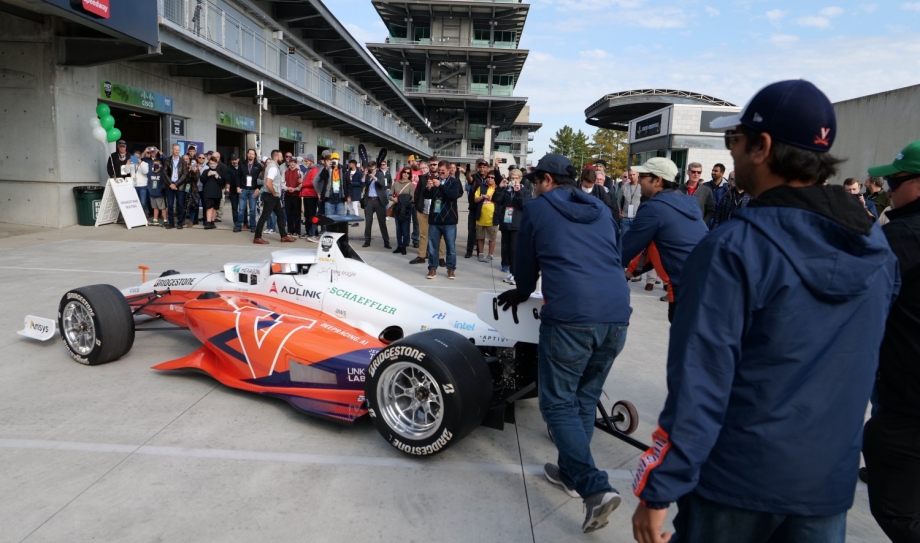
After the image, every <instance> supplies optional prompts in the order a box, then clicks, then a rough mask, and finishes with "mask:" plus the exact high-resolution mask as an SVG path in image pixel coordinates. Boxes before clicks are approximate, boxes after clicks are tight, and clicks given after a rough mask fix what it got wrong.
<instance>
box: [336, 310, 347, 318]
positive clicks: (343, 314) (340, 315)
mask: <svg viewBox="0 0 920 543" xmlns="http://www.w3.org/2000/svg"><path fill="white" fill-rule="evenodd" d="M335 316H336V317H338V318H340V319H344V318H345V317H347V316H348V313H346V312H345V310H344V309H336V310H335Z"/></svg>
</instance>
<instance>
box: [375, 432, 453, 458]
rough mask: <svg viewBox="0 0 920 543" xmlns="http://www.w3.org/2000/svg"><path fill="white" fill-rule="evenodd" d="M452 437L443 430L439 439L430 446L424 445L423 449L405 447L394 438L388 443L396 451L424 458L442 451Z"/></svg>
mask: <svg viewBox="0 0 920 543" xmlns="http://www.w3.org/2000/svg"><path fill="white" fill-rule="evenodd" d="M452 437H454V434H452V433H450V432H449V431H448V430H447V429H446V428H445V429H444V431H443V432H442V433H441V437H439V438H438V439H437V440H436V441H435V442H434V443H432V444H431V445H425V446H424V447H413V446H411V445H406V444H405V443H403V442H402V441H400V440H398V439H396V438H394V439H393V441H391V442H390V444H391V445H393V446H394V447H396V448H397V449H399V450H401V451H402V452H404V453H409V454H414V455H416V456H425V455H429V454H434V453H436V452H438V451H440V450H441V449H443V448H444V447H445V446H446V445H447V442H448V441H450V439H451V438H452Z"/></svg>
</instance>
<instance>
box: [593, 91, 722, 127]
mask: <svg viewBox="0 0 920 543" xmlns="http://www.w3.org/2000/svg"><path fill="white" fill-rule="evenodd" d="M672 104H693V105H711V106H728V107H736V106H735V104H732V103H731V102H727V101H725V100H722V99H720V98H715V97H713V96H708V95H706V94H700V93H698V92H690V91H682V90H674V89H637V90H628V91H622V92H615V93H612V94H608V95H606V96H604V97H603V98H601V99H600V100H598V101H597V102H594V103H593V104H591V106H590V107H588V109H586V110H585V117H586V119H585V122H587V123H588V124H590V125H591V126H597V127H599V128H611V129H613V130H620V131H624V132H625V131H626V130H627V125H628V124H629V121H631V120H633V119H635V118H638V117H641V116H643V115H645V114H647V113H651V112H653V111H656V110H659V109H662V108H664V107H667V106H669V105H672Z"/></svg>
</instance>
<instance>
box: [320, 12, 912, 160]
mask: <svg viewBox="0 0 920 543" xmlns="http://www.w3.org/2000/svg"><path fill="white" fill-rule="evenodd" d="M326 5H327V6H328V7H329V8H330V9H331V10H332V12H333V13H334V14H335V15H336V17H338V18H339V20H340V21H342V23H344V24H345V26H346V28H348V30H349V32H351V33H352V35H353V36H354V37H355V38H356V39H357V40H358V41H359V42H361V43H367V42H380V41H383V39H384V38H385V37H386V35H387V30H386V28H385V27H384V25H383V23H382V21H381V20H380V18H379V16H378V15H377V12H376V11H375V10H374V7H373V6H372V5H371V2H370V0H327V1H326ZM530 5H531V7H530V13H529V15H528V17H527V22H526V24H525V26H524V32H523V36H522V38H521V44H520V47H521V48H522V49H528V50H529V51H530V53H529V55H528V57H527V62H526V63H525V64H524V70H523V72H522V73H521V77H520V79H519V81H518V83H517V86H516V87H515V95H516V96H526V97H528V98H529V101H528V104H529V105H530V120H531V122H539V123H543V128H541V129H540V131H539V132H537V134H536V137H535V141H534V142H533V147H534V154H533V155H531V157H530V158H531V160H533V161H534V162H536V160H537V159H539V158H540V157H541V156H543V154H545V153H546V152H547V149H548V147H549V140H550V138H551V137H552V136H553V135H554V134H555V133H556V130H558V129H559V128H561V127H562V126H564V125H569V126H571V127H573V128H574V129H576V130H579V129H580V130H583V131H584V132H585V133H587V134H589V135H590V134H592V133H594V131H595V130H596V129H595V128H594V127H592V126H590V125H588V124H587V123H585V115H584V111H585V109H586V108H587V107H588V106H590V105H591V104H593V103H594V102H596V101H597V100H599V99H600V98H602V97H603V96H604V95H606V94H608V93H612V92H619V91H625V90H632V89H645V88H667V89H680V90H685V91H692V92H698V93H703V94H708V95H710V96H715V97H717V98H721V99H723V100H728V101H729V102H732V103H735V104H737V105H739V106H741V105H744V103H745V102H747V100H748V99H749V98H750V97H751V96H753V94H754V93H756V92H757V90H758V89H760V88H761V87H763V86H765V85H767V84H769V83H772V82H774V81H780V80H783V79H798V78H803V79H807V80H809V81H812V82H813V83H815V84H816V85H817V86H818V87H819V88H820V89H821V90H823V91H824V92H825V94H827V96H828V97H829V98H830V99H831V101H833V102H837V101H841V100H847V99H850V98H857V97H859V96H865V95H867V94H874V93H877V92H883V91H887V90H892V89H897V88H901V87H906V86H909V85H915V84H920V31H918V30H917V29H920V1H908V2H904V1H900V0H884V1H882V0H876V1H870V2H860V1H853V2H822V1H820V0H798V1H780V0H722V1H716V0H712V1H705V0H704V1H695V0H679V1H672V0H530Z"/></svg>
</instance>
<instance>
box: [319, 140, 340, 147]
mask: <svg viewBox="0 0 920 543" xmlns="http://www.w3.org/2000/svg"><path fill="white" fill-rule="evenodd" d="M316 144H317V145H319V146H320V147H335V143H334V142H333V141H332V138H316Z"/></svg>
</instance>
